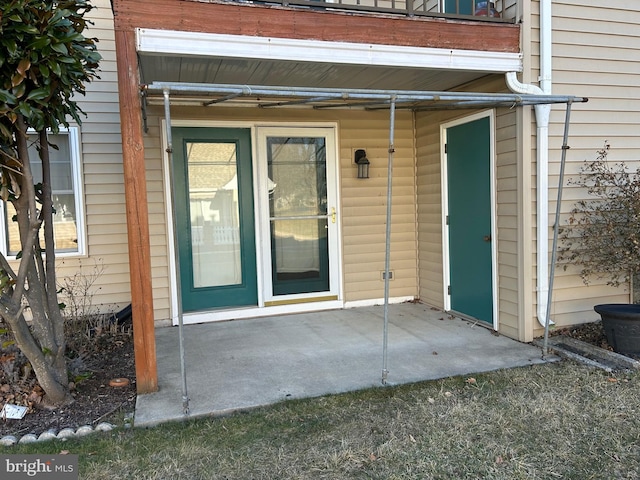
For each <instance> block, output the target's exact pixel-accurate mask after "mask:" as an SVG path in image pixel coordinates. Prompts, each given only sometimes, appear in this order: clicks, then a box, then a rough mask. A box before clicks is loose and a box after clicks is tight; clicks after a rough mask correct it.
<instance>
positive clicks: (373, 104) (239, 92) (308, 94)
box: [142, 82, 588, 111]
mask: <svg viewBox="0 0 640 480" xmlns="http://www.w3.org/2000/svg"><path fill="white" fill-rule="evenodd" d="M142 91H143V93H144V94H145V95H147V96H149V97H154V96H163V95H164V94H165V93H168V94H170V95H171V98H172V99H173V100H179V99H183V100H186V101H190V102H198V103H200V104H202V105H205V106H206V105H215V104H221V103H228V102H242V103H246V104H253V105H255V106H258V107H260V108H273V107H287V106H306V107H311V108H315V109H325V108H364V109H387V108H389V105H390V104H391V101H392V100H393V101H394V102H395V104H396V108H398V109H412V110H418V111H420V110H444V109H469V108H490V107H508V108H513V107H519V106H524V105H542V104H567V103H582V102H586V101H588V99H587V98H585V97H577V96H573V95H533V94H517V93H476V92H450V91H406V90H368V89H344V88H342V89H337V88H309V87H301V88H292V87H279V86H264V85H231V84H206V83H180V82H153V83H151V84H149V85H144V86H143V87H142Z"/></svg>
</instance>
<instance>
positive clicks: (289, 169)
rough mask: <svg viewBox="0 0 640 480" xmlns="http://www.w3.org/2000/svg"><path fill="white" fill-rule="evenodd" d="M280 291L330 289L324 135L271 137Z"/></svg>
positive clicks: (275, 280)
mask: <svg viewBox="0 0 640 480" xmlns="http://www.w3.org/2000/svg"><path fill="white" fill-rule="evenodd" d="M267 169H268V175H269V179H270V180H271V182H273V188H272V189H270V192H269V227H270V228H269V230H270V233H271V269H272V271H271V274H272V288H273V294H274V295H285V294H296V293H309V292H324V291H328V290H329V257H328V236H327V233H328V232H327V230H328V225H327V222H328V218H327V174H326V144H325V139H324V137H268V138H267Z"/></svg>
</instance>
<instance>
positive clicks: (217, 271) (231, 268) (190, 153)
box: [186, 142, 242, 288]
mask: <svg viewBox="0 0 640 480" xmlns="http://www.w3.org/2000/svg"><path fill="white" fill-rule="evenodd" d="M186 149H187V169H188V182H189V216H190V221H191V261H192V262H193V286H194V287H195V288H202V287H218V286H223V285H237V284H240V283H242V264H241V258H240V228H239V208H238V177H237V158H236V144H235V143H213V142H198V143H195V142H190V143H187V144H186Z"/></svg>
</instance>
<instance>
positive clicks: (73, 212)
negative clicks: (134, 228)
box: [1, 127, 85, 256]
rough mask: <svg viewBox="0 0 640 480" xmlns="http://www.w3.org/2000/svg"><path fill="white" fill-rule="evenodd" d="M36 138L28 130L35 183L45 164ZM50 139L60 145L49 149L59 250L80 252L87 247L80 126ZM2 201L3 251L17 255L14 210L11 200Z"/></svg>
mask: <svg viewBox="0 0 640 480" xmlns="http://www.w3.org/2000/svg"><path fill="white" fill-rule="evenodd" d="M37 138H38V135H37V134H36V133H35V132H34V133H31V134H29V158H30V159H31V165H32V169H33V176H34V182H35V183H36V184H37V183H40V182H41V181H42V164H41V161H40V157H39V156H38V151H37V149H36V143H35V142H36V140H37ZM49 143H51V144H53V145H55V146H57V147H58V149H57V150H56V149H54V148H50V149H49V156H50V159H51V188H52V194H53V209H54V216H53V227H54V238H55V244H56V254H62V255H79V254H80V255H81V254H84V251H85V241H84V238H85V233H84V207H83V202H82V199H83V195H82V181H81V174H80V172H81V168H80V166H81V162H80V142H79V135H78V127H70V128H69V129H67V130H61V131H60V132H59V133H57V134H49ZM3 203H4V208H3V209H2V213H3V214H4V218H3V221H4V224H5V228H4V229H1V230H2V233H3V235H2V236H4V239H3V242H2V245H3V247H4V248H3V253H5V254H6V255H8V256H15V255H16V254H17V253H18V252H19V251H20V248H21V247H20V236H19V234H18V225H17V223H16V222H14V221H12V218H13V216H14V215H15V210H14V208H13V205H11V204H10V203H5V202H3ZM42 233H43V232H42V231H41V234H42Z"/></svg>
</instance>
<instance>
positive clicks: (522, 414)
mask: <svg viewBox="0 0 640 480" xmlns="http://www.w3.org/2000/svg"><path fill="white" fill-rule="evenodd" d="M639 382H640V376H639V375H638V374H635V375H622V374H621V375H618V376H615V377H611V376H609V375H607V374H605V373H603V372H601V371H596V370H591V369H588V368H586V367H583V366H580V365H576V364H573V363H568V362H563V363H559V364H549V365H541V366H534V367H529V368H521V369H513V370H505V371H498V372H493V373H489V374H485V375H479V376H477V377H476V378H475V379H469V378H451V379H444V380H440V381H434V382H426V383H420V384H415V385H407V386H402V387H396V388H380V389H373V390H367V391H362V392H356V393H353V394H346V395H337V396H329V397H323V398H317V399H311V400H305V401H291V402H286V403H282V404H279V405H275V406H272V407H269V408H263V409H259V410H255V411H252V412H249V413H243V414H237V415H234V416H231V417H227V418H217V419H202V420H197V421H190V422H187V423H178V424H169V425H163V426H160V427H156V428H153V429H149V430H139V429H135V430H119V431H116V432H115V433H113V432H112V433H111V434H105V435H99V436H94V437H90V438H85V439H84V440H82V441H72V442H67V443H65V444H61V443H51V444H40V445H37V446H18V447H14V448H13V449H12V451H11V453H18V452H22V453H32V452H36V451H37V452H43V453H44V451H47V452H51V453H55V452H57V451H59V450H62V449H65V450H69V451H70V452H71V453H78V454H79V455H80V463H81V475H80V478H83V479H121V478H132V479H243V480H248V479H342V478H354V479H477V478H490V479H510V480H511V479H555V478H562V479H579V480H587V479H626V478H634V479H635V478H640V415H639V414H640V397H639V396H638V392H639V387H640V383H639Z"/></svg>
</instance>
